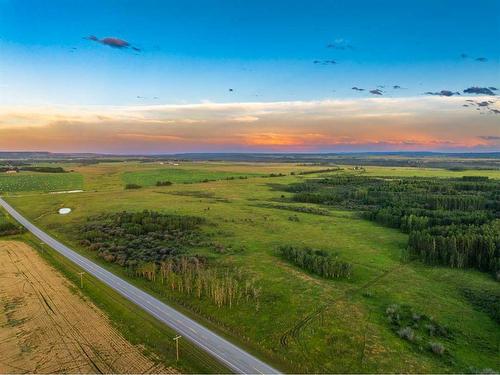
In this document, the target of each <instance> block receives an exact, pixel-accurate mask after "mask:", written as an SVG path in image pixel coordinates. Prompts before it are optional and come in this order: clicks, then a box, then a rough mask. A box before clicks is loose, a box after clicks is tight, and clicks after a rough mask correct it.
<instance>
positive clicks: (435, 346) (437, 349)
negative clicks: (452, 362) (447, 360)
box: [430, 342, 445, 355]
mask: <svg viewBox="0 0 500 375" xmlns="http://www.w3.org/2000/svg"><path fill="white" fill-rule="evenodd" d="M430 349H431V351H432V352H433V353H434V354H437V355H443V354H444V352H445V349H444V346H443V344H441V343H439V342H431V343H430Z"/></svg>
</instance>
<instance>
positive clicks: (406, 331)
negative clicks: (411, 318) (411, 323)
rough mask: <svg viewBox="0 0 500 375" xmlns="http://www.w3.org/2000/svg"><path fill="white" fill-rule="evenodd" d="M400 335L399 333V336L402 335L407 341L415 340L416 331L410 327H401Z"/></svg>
mask: <svg viewBox="0 0 500 375" xmlns="http://www.w3.org/2000/svg"><path fill="white" fill-rule="evenodd" d="M398 335H399V337H401V338H402V339H404V340H407V341H414V340H415V332H414V331H413V329H411V328H410V327H405V328H401V329H400V330H399V331H398Z"/></svg>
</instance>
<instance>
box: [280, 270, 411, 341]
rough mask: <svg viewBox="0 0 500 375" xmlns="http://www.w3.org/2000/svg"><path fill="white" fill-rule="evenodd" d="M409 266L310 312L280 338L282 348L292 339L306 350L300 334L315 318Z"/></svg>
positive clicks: (377, 278)
mask: <svg viewBox="0 0 500 375" xmlns="http://www.w3.org/2000/svg"><path fill="white" fill-rule="evenodd" d="M408 264H409V262H408V263H400V264H398V265H397V266H395V267H393V268H391V269H389V270H387V271H385V272H383V273H381V274H380V275H378V276H377V277H375V278H373V279H372V280H370V281H368V282H367V283H365V284H363V285H361V286H360V287H359V288H355V289H349V290H347V291H346V292H344V293H343V294H342V295H340V296H338V297H336V298H333V299H331V300H329V301H327V302H326V303H325V304H323V305H322V306H320V307H318V308H317V309H316V310H313V311H312V312H310V313H309V314H307V315H306V316H304V317H303V318H301V319H300V320H298V321H297V322H295V324H294V325H293V327H291V328H290V329H288V330H287V331H286V332H285V333H284V334H283V335H282V336H281V337H280V345H281V346H282V347H287V346H288V345H289V342H290V339H293V340H294V341H295V342H296V343H297V344H298V345H300V346H302V347H303V348H305V347H304V346H303V345H301V343H300V334H301V332H302V331H303V329H304V328H305V327H306V326H307V325H308V324H310V323H311V322H313V321H314V320H315V318H317V317H318V316H320V315H321V314H323V313H324V312H326V311H327V310H328V309H329V308H330V307H332V306H333V305H334V304H335V303H337V302H339V301H342V300H346V299H348V298H349V297H351V296H354V295H356V294H358V293H360V292H361V291H363V290H365V289H367V288H369V287H370V286H373V285H375V284H376V283H378V282H379V281H380V280H382V279H383V278H385V277H386V276H388V275H390V274H392V273H393V272H396V271H398V270H400V269H401V268H403V267H405V266H407V265H408Z"/></svg>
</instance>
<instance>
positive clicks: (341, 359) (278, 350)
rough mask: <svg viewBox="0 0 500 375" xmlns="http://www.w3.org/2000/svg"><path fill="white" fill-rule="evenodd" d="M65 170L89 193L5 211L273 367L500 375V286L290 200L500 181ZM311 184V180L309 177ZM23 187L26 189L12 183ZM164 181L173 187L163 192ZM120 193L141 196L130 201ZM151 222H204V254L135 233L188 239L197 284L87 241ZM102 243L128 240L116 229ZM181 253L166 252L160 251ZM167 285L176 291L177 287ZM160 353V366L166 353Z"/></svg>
mask: <svg viewBox="0 0 500 375" xmlns="http://www.w3.org/2000/svg"><path fill="white" fill-rule="evenodd" d="M70 167H71V169H74V170H75V175H76V174H77V175H79V176H82V181H81V182H80V184H81V186H83V189H84V190H85V191H84V192H82V193H78V194H45V193H44V189H39V192H36V191H34V190H33V189H26V191H25V192H23V191H22V189H18V190H17V191H12V193H11V194H8V195H7V196H6V198H7V200H8V201H9V202H10V203H11V204H12V205H13V206H14V207H16V208H17V209H19V211H20V212H22V213H23V214H24V215H25V216H26V217H28V218H30V219H31V220H32V221H33V222H34V223H36V224H37V225H39V226H40V227H42V228H44V229H45V230H47V231H48V232H49V233H51V234H53V235H54V236H55V237H56V238H58V239H59V240H61V241H63V242H65V243H67V244H70V245H71V246H72V247H74V248H75V249H76V250H78V251H79V252H81V253H82V254H84V255H86V256H88V257H89V258H91V259H93V260H95V261H96V262H98V263H100V264H102V265H103V266H105V267H107V268H108V269H110V270H112V271H113V272H115V273H117V274H118V275H120V276H122V277H124V278H126V279H127V280H129V281H131V282H133V283H135V284H136V285H138V286H140V287H142V288H144V289H145V290H148V291H149V292H151V293H152V294H154V295H155V296H157V297H158V298H160V299H163V300H164V301H166V302H168V303H170V304H172V305H174V306H177V307H179V308H181V309H182V310H183V311H186V312H187V313H188V314H190V315H191V316H193V317H195V318H197V319H199V320H200V321H201V322H203V323H205V324H207V325H209V326H210V327H211V328H215V329H216V330H218V331H219V332H221V333H223V334H224V335H226V336H227V337H229V338H230V339H232V340H234V341H235V342H237V343H239V344H241V345H243V346H244V347H246V348H249V350H251V351H253V352H255V353H257V354H258V355H260V356H261V357H262V358H263V359H265V360H267V361H268V362H270V363H272V364H275V365H276V367H279V368H281V369H283V370H288V371H295V372H313V371H314V372H450V371H455V372H457V371H463V372H467V371H474V370H477V371H479V370H482V369H486V368H493V369H497V370H498V369H499V368H500V362H499V359H498V358H499V356H498V345H499V343H500V332H499V330H498V323H497V322H496V321H495V319H494V318H492V316H494V312H493V313H491V312H488V311H486V310H485V309H484V306H483V307H479V306H480V305H484V303H483V302H484V300H485V298H486V299H488V298H490V297H491V298H495V296H496V295H497V294H498V289H499V284H498V282H497V281H495V280H494V278H493V277H492V276H491V275H490V274H488V273H486V272H479V271H476V270H473V269H464V270H461V269H455V268H449V267H444V266H429V265H425V264H423V263H422V262H420V261H419V260H414V259H408V258H407V257H406V248H407V244H408V234H406V233H403V232H401V231H400V230H397V229H393V228H388V227H386V226H382V225H381V224H379V223H377V222H373V221H369V220H366V219H363V218H362V217H361V216H360V214H359V209H358V208H356V207H354V208H350V207H339V206H334V205H324V204H316V203H309V202H299V201H294V200H293V199H292V198H293V196H294V193H293V192H290V191H288V190H287V187H289V186H292V185H294V184H299V183H304V182H305V181H309V180H311V179H318V178H325V177H331V176H336V175H339V174H342V175H350V176H369V177H372V176H373V177H383V178H393V177H414V176H416V177H433V178H439V179H444V178H450V177H452V178H461V177H462V176H471V175H476V176H477V175H480V176H487V177H489V178H491V179H500V172H499V171H498V170H485V171H476V170H474V171H471V170H461V171H450V170H443V169H433V168H408V167H380V166H374V167H370V166H365V167H364V168H363V169H359V168H356V169H354V168H353V167H350V166H341V170H339V171H327V172H324V171H323V172H322V171H319V170H321V169H325V168H324V167H318V166H317V165H316V166H315V165H298V164H293V163H255V164H252V163H234V162H232V163H230V162H211V163H208V162H203V163H201V162H200V163H198V162H186V163H181V165H180V166H175V167H170V166H168V167H166V166H161V165H160V164H159V163H138V162H122V163H100V164H95V165H71V166H70ZM180 171H182V172H180ZM307 171H310V172H312V173H311V174H301V173H302V172H307ZM314 172H316V173H314ZM292 173H293V174H292ZM68 175H71V174H64V175H61V177H62V178H64V177H65V176H68ZM271 175H272V176H273V177H271ZM41 176H47V177H49V175H48V174H41ZM240 176H245V177H247V178H245V179H243V178H239V177H240ZM18 177H21V175H19V176H16V175H15V176H9V177H8V178H13V179H15V178H18ZM50 177H51V178H52V176H51V175H50ZM228 177H235V178H228ZM164 180H168V181H171V182H173V184H172V185H171V186H161V187H157V186H154V185H155V184H156V182H157V181H164ZM186 182H189V183H187V184H186ZM125 183H136V184H138V185H141V186H142V188H141V189H138V190H124V189H123V187H124V185H125ZM72 188H73V187H72ZM72 188H68V189H67V190H70V189H72ZM58 189H59V188H58ZM61 190H65V189H61ZM23 193H25V194H23ZM26 193H29V194H26ZM62 205H64V206H65V207H70V208H72V209H73V212H72V213H71V214H70V215H67V216H61V215H57V214H56V210H55V208H56V207H60V206H62ZM144 210H148V212H150V213H154V214H153V215H175V217H182V218H187V217H189V218H200V221H199V222H198V221H196V222H197V226H196V228H194V229H195V230H196V237H195V238H196V240H185V239H189V238H191V237H190V236H191V234H190V235H188V236H186V235H183V234H182V235H181V234H179V232H172V231H174V230H175V228H170V227H161V228H160V227H151V229H144V228H146V227H145V224H147V225H149V224H151V221H150V219H148V220H146V221H144V220H143V219H141V225H142V226H143V228H142V229H141V228H137V227H134V228H135V229H131V230H130V231H129V232H130V233H132V232H133V231H137V233H140V235H141V236H144V237H141V238H146V237H147V236H150V237H151V238H155V236H159V234H160V233H163V234H162V236H165V235H168V236H167V237H168V238H169V239H170V240H169V241H180V240H179V239H182V241H181V245H182V246H180V247H179V246H176V248H179V249H180V250H181V253H179V254H176V255H175V256H176V257H178V256H181V257H190V259H192V258H196V259H199V260H200V264H201V265H202V266H200V267H201V268H199V269H198V268H197V270H198V271H196V272H199V273H195V271H194V268H190V267H194V266H189V265H186V266H182V265H181V263H179V264H177V263H176V264H172V265H171V266H168V265H166V266H165V267H167V268H168V267H172V270H173V271H172V273H171V274H169V275H170V276H165V277H164V278H163V277H160V276H161V272H160V271H159V270H156V268H154V267H157V266H158V267H159V266H161V262H162V261H165V260H168V257H166V258H158V259H156V258H154V257H153V256H151V254H154V253H151V249H148V250H147V251H143V253H142V254H148V255H147V258H141V259H140V260H141V261H143V263H141V265H140V266H141V267H145V268H140V269H139V268H137V267H136V263H132V264H130V263H127V262H120V261H119V259H125V258H123V254H125V253H124V251H125V249H122V248H121V246H123V245H122V244H120V243H108V244H106V245H105V246H104V244H105V242H104V241H103V239H106V238H107V237H105V236H104V235H103V234H99V233H95V232H92V235H93V236H95V238H99V241H93V239H92V238H93V237H89V236H86V237H85V236H83V235H82V233H87V232H89V231H92V230H94V229H96V228H94V227H92V226H93V225H98V223H99V222H102V223H107V224H106V225H111V224H110V223H111V222H112V221H113V220H115V219H114V218H115V216H109V215H111V214H114V213H119V212H124V211H125V212H128V213H137V212H144ZM107 215H108V216H107ZM148 215H149V214H148ZM170 217H171V216H170ZM152 224H155V223H154V222H153V223H152ZM101 226H102V225H101ZM102 227H103V228H108V227H105V226H102ZM106 230H107V231H108V230H109V231H112V230H113V231H114V230H119V231H121V230H123V228H115V226H114V227H111V226H110V227H109V228H108V229H106ZM162 231H166V232H162ZM110 233H111V232H110ZM162 238H163V237H162ZM85 241H89V242H85ZM140 242H141V241H138V243H137V244H135V245H133V246H137V252H136V251H135V250H134V251H132V250H130V249H133V248H132V247H130V249H129V250H130V251H132V252H131V253H130V254H131V255H137V254H139V252H138V251H139V249H142V248H141V247H140ZM92 243H99V245H95V246H92ZM174 243H175V242H168V243H164V242H158V245H157V246H158V251H160V250H161V249H169V248H170V247H169V246H171V244H174ZM155 246H156V245H155ZM281 246H290V247H294V248H298V249H314V252H315V253H313V254H321V256H325V257H331V259H335V260H336V261H338V262H341V264H348V265H349V267H350V268H349V270H350V272H349V273H348V274H346V275H347V276H348V277H334V278H327V277H323V276H322V273H321V272H312V271H311V270H314V269H315V268H311V267H309V266H308V267H299V263H298V262H296V261H293V262H290V261H287V259H285V258H283V257H282V256H280V253H279V249H280V247H281ZM143 250H144V249H143ZM162 254H168V252H164V253H162ZM110 255H112V257H111V256H110ZM120 257H121V258H120ZM127 259H128V258H127ZM179 259H183V258H179ZM186 259H187V258H186ZM294 259H295V258H294ZM155 262H156V263H155ZM179 262H183V261H182V260H179ZM196 262H198V260H197V261H196ZM155 264H156V265H155ZM185 264H192V263H189V262H188V263H185ZM193 264H194V263H193ZM196 264H198V263H196ZM148 267H150V268H148ZM196 267H198V266H196ZM229 270H234V271H231V272H234V273H231V272H230V271H229ZM153 276H154V277H153ZM172 280H174V283H175V287H171V282H172ZM198 280H201V281H198ZM208 280H212V281H208ZM228 280H231V281H228ZM197 282H200V283H206V285H208V286H207V288H208V289H200V291H201V292H200V293H199V294H198V293H197V292H196V290H197V289H196V287H195V285H196V283H197ZM179 285H182V287H180V286H179ZM189 285H193V287H192V289H191V287H190V286H189ZM215 285H217V286H218V287H219V286H221V285H224V288H225V289H224V288H222V287H221V288H222V289H220V290H221V291H222V292H220V293H228V294H231V293H232V292H231V290H233V289H232V288H233V287H232V286H230V287H228V285H237V287H235V288H238V290H245V287H247V289H248V290H252V293H251V295H249V297H247V296H246V295H245V294H241V297H237V298H236V299H235V301H237V302H235V303H234V304H233V303H231V304H230V303H229V302H227V303H226V302H223V303H219V301H221V300H223V299H222V297H220V295H219V294H217V293H219V292H217V293H216V295H215V297H212V294H210V293H212V292H206V293H205V292H204V291H205V290H207V291H208V290H210V291H212V290H215V289H214V288H215ZM217 290H219V289H217ZM235 293H236V292H235ZM483 294H485V295H483ZM234 295H235V296H237V294H234ZM492 296H493V297H492ZM101 297H102V296H101ZM101 297H99V298H101ZM224 301H226V300H225V299H224ZM227 301H228V300H227ZM474 301H475V302H474ZM478 301H479V302H478ZM481 301H483V302H481ZM394 306H396V307H394ZM490 307H491V306H490ZM388 309H389V310H388ZM388 311H389V312H388ZM391 311H396V312H398V311H399V312H401V313H400V315H401V316H404V319H405V320H403V319H402V320H401V321H395V320H394V316H395V314H396V313H392V312H391ZM403 313H404V314H403ZM413 314H415V316H420V317H421V318H420V322H421V323H420V325H419V323H418V322H411V324H416V325H417V326H418V328H412V331H409V330H408V329H406V328H407V327H408V326H409V325H410V322H409V320H408V319H410V318H408V317H411V316H413ZM492 314H493V315H492ZM112 318H113V317H112ZM424 326H431V327H433V328H432V329H431V330H429V329H427V328H424ZM411 332H413V333H411ZM436 332H446V334H444V333H443V334H441V335H440V334H437V333H436ZM132 336H133V335H132ZM417 337H418V338H417ZM132 339H133V337H132ZM441 347H443V348H444V349H443V351H441ZM154 350H156V351H158V352H159V353H160V355H161V351H162V349H161V348H154Z"/></svg>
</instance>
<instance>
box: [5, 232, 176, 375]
mask: <svg viewBox="0 0 500 375" xmlns="http://www.w3.org/2000/svg"><path fill="white" fill-rule="evenodd" d="M0 373H175V370H173V369H166V368H164V367H162V366H160V365H157V364H155V363H154V362H153V361H152V360H150V359H148V358H147V357H146V356H144V355H143V354H142V352H141V350H140V349H139V348H137V347H135V346H133V345H132V344H130V343H129V342H128V341H127V340H125V338H123V337H122V336H121V335H120V333H119V332H117V331H116V330H115V329H114V328H113V327H112V325H111V323H110V321H109V320H108V318H107V317H106V316H105V315H104V314H103V313H102V312H101V311H99V310H98V309H97V308H96V307H95V306H94V305H93V304H92V303H90V302H89V301H87V300H86V299H84V298H83V297H82V296H81V295H80V294H79V292H78V291H75V290H74V288H73V287H72V285H71V284H70V283H69V282H68V281H67V280H66V279H65V278H64V277H63V276H62V275H60V274H59V272H57V271H56V270H55V269H53V268H52V267H50V266H49V265H48V264H47V263H46V262H45V261H44V260H43V259H42V258H41V257H40V256H39V255H38V254H37V253H36V251H35V250H33V249H32V248H31V247H29V246H28V245H26V244H25V243H22V242H16V241H0Z"/></svg>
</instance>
